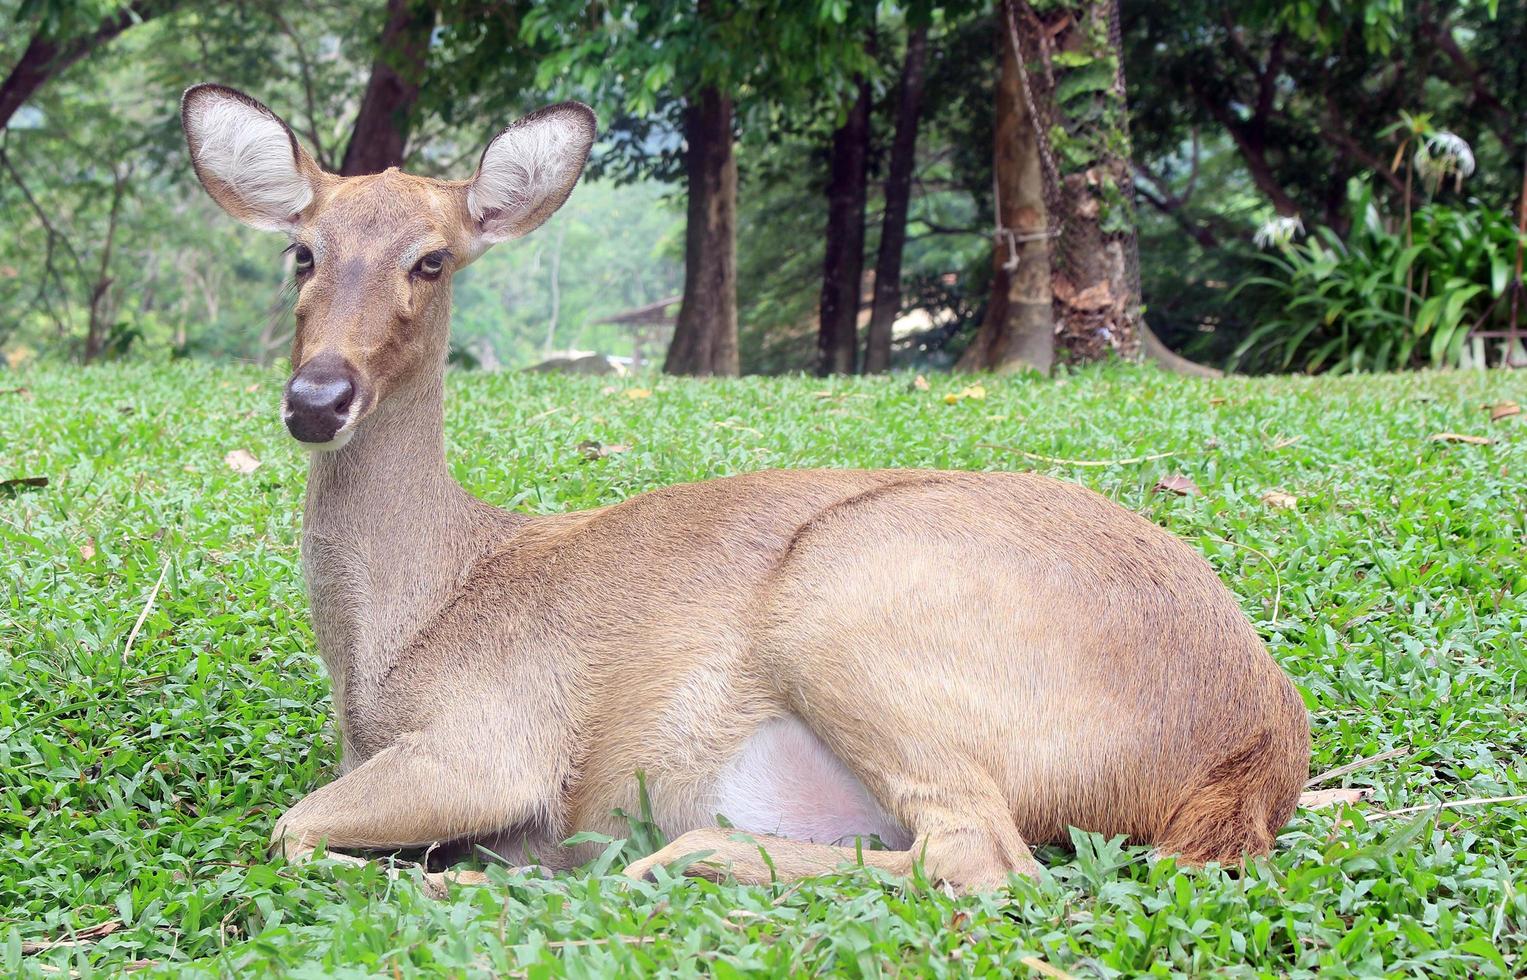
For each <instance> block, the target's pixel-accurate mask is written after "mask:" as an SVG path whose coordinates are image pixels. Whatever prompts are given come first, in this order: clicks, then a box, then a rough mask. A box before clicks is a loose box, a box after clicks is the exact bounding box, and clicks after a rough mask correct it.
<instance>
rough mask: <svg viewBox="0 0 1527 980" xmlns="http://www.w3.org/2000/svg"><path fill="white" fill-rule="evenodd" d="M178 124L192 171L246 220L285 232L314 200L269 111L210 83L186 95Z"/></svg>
mask: <svg viewBox="0 0 1527 980" xmlns="http://www.w3.org/2000/svg"><path fill="white" fill-rule="evenodd" d="M183 113H184V115H183V123H184V125H185V129H186V136H187V138H188V141H189V143H190V148H191V156H192V159H193V161H194V162H195V164H196V171H197V174H198V175H199V176H200V177H201V179H202V183H203V184H204V185H206V187H207V190H208V192H209V193H211V195H212V196H213V198H214V199H215V200H216V201H217V202H218V203H219V204H221V205H222V206H223V208H224V209H225V210H227V211H228V212H229V213H230V214H232V215H233V216H234V217H235V218H238V219H239V220H240V221H243V222H244V223H246V224H249V225H253V226H254V227H256V228H261V229H264V230H266V231H285V230H289V229H290V228H291V227H292V226H293V225H294V224H295V222H296V218H297V215H299V214H301V213H302V211H303V209H304V208H306V207H307V206H308V204H309V203H311V202H312V200H313V186H312V183H311V181H310V180H309V179H308V176H307V175H306V174H304V173H303V170H302V167H301V165H300V164H299V160H298V153H299V152H300V151H299V150H298V149H297V147H296V141H295V139H294V138H293V136H292V134H291V131H290V130H289V129H287V127H286V124H285V123H283V122H282V121H281V120H280V119H277V118H276V117H275V116H274V115H273V114H271V113H270V111H269V110H267V109H265V108H264V107H263V106H260V105H258V104H251V103H250V102H246V101H244V99H242V98H239V97H238V96H236V95H234V94H232V93H230V92H228V91H227V90H221V89H216V88H211V87H206V88H197V89H192V90H191V91H189V92H187V93H186V101H185V105H184V110H183Z"/></svg>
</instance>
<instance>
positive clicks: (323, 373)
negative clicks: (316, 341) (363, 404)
mask: <svg viewBox="0 0 1527 980" xmlns="http://www.w3.org/2000/svg"><path fill="white" fill-rule="evenodd" d="M355 393H356V387H355V372H354V370H352V369H351V367H350V365H349V363H348V362H347V361H346V360H345V359H344V358H343V357H340V356H339V355H338V354H332V353H323V354H319V355H318V356H317V357H315V358H313V359H312V360H311V361H308V362H307V363H306V364H304V365H302V367H300V368H298V369H297V373H296V374H294V375H292V377H291V380H290V381H288V382H287V383H286V413H285V416H286V428H287V430H288V431H290V432H291V434H292V435H293V436H294V437H296V439H297V440H298V441H300V442H314V443H323V442H328V441H329V440H331V439H333V438H334V436H335V435H337V434H338V432H339V430H340V429H341V428H343V427H344V425H345V423H346V422H348V421H350V417H351V414H352V409H354V408H355Z"/></svg>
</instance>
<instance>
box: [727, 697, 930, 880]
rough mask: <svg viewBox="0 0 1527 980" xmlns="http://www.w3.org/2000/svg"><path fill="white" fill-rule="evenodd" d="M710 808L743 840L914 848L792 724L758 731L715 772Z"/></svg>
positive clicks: (822, 748) (796, 722)
mask: <svg viewBox="0 0 1527 980" xmlns="http://www.w3.org/2000/svg"><path fill="white" fill-rule="evenodd" d="M712 802H713V804H714V808H715V812H716V813H719V814H720V815H721V816H723V817H725V818H726V819H727V820H729V821H731V823H732V825H733V826H735V827H736V828H737V829H739V830H746V831H748V832H749V833H754V834H773V835H774V836H776V837H787V838H789V839H791V840H798V841H810V842H813V843H817V844H852V843H853V840H854V838H855V837H869V836H871V835H874V836H876V837H879V838H880V840H881V841H883V842H884V843H885V845H886V846H887V847H890V848H892V849H895V850H905V849H906V848H908V847H910V846H911V844H912V838H911V835H910V834H908V833H907V831H906V830H905V829H904V828H902V827H901V826H900V825H898V824H897V823H896V821H894V820H892V819H891V818H890V816H888V815H887V814H886V812H885V811H884V810H882V809H881V808H880V805H879V804H878V803H877V802H875V799H874V797H872V796H870V794H869V791H868V790H866V789H865V788H864V785H863V784H862V783H860V782H859V779H858V777H856V776H855V775H854V774H853V773H852V772H850V771H849V769H848V767H847V766H845V765H844V764H843V760H841V759H839V758H838V757H837V756H836V755H834V754H833V752H832V750H831V749H829V748H828V747H827V746H826V745H825V744H823V742H822V740H821V739H819V738H817V736H816V734H815V733H814V732H812V731H811V729H809V728H807V727H806V726H805V724H804V723H802V722H801V721H800V719H798V718H795V717H793V716H786V717H784V718H774V719H771V720H770V721H766V722H764V723H763V724H762V725H760V726H758V730H757V731H756V732H754V733H753V734H752V735H750V736H749V737H748V740H747V741H746V742H744V743H743V745H742V749H741V751H739V752H738V753H737V755H736V756H735V757H733V758H732V759H731V761H729V762H728V763H727V764H726V766H725V767H724V768H723V769H722V770H721V773H720V775H719V776H718V777H717V779H716V784H715V788H714V793H713V798H712Z"/></svg>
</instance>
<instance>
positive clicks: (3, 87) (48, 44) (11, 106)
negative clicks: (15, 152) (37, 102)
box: [0, 0, 181, 129]
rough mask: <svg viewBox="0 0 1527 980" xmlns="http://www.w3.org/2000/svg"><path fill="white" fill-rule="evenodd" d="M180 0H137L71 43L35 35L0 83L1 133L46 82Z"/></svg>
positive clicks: (161, 13)
mask: <svg viewBox="0 0 1527 980" xmlns="http://www.w3.org/2000/svg"><path fill="white" fill-rule="evenodd" d="M180 2H181V0H136V2H129V3H127V4H125V5H123V6H122V8H121V9H120V10H118V11H117V12H116V13H114V14H111V15H110V16H108V17H106V18H104V19H102V21H101V22H100V23H99V24H98V25H96V28H95V30H93V31H91V32H90V33H88V34H85V35H82V36H80V37H76V38H72V39H70V40H60V39H58V38H53V37H49V36H48V35H47V34H46V33H45V32H44V31H43V30H42V29H40V28H39V29H38V31H37V33H35V34H33V35H32V39H31V41H30V42H29V43H28V44H27V46H26V50H25V51H23V52H22V53H21V57H20V59H18V60H17V62H16V64H15V65H13V66H12V67H11V70H10V72H9V73H8V74H7V75H6V76H5V81H3V82H0V129H4V128H5V127H6V126H8V125H10V121H11V117H12V116H13V115H15V114H16V110H17V109H20V108H21V107H22V106H23V105H25V104H26V103H27V101H28V100H29V99H31V98H32V96H33V95H35V94H37V90H38V89H40V88H41V87H42V86H43V85H44V84H45V83H46V82H47V81H49V80H50V79H52V78H53V77H55V76H56V75H58V74H59V73H60V72H62V71H64V70H65V69H66V68H68V67H69V66H70V65H73V64H74V63H75V62H76V61H79V60H80V59H81V58H83V57H85V56H86V55H88V54H90V53H91V52H92V51H94V50H95V49H96V48H99V47H101V46H102V45H104V44H106V43H107V42H108V41H110V40H111V39H112V38H114V37H116V36H117V35H118V34H121V33H122V32H123V31H125V30H127V29H128V28H129V27H131V26H133V25H134V24H137V23H141V22H143V21H146V20H150V19H152V18H154V17H158V16H161V15H163V14H167V13H169V12H170V11H172V10H174V9H175V8H176V7H177V6H178V5H179V3H180Z"/></svg>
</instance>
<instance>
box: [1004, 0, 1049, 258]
mask: <svg viewBox="0 0 1527 980" xmlns="http://www.w3.org/2000/svg"><path fill="white" fill-rule="evenodd" d="M1002 6H1003V11H1004V13H1005V14H1006V19H1007V36H1008V42H1009V43H1010V44H1011V45H1012V48H1013V63H1014V64H1015V65H1016V66H1017V68H1018V79H1019V82H1020V83H1021V84H1022V87H1023V98H1024V101H1025V102H1026V103H1027V105H1028V110H1029V123H1030V125H1032V126H1033V127H1034V139H1035V141H1036V142H1037V143H1038V145H1039V155H1040V160H1041V162H1042V163H1043V165H1044V169H1045V174H1044V180H1045V188H1044V190H1045V193H1044V198H1045V223H1046V225H1047V226H1048V227H1046V228H1045V229H1044V230H1042V231H1019V230H1018V229H1016V228H1008V227H1006V226H1005V225H1003V223H1002V186H1001V182H1000V181H999V180H998V179H997V171H996V168H995V167H994V168H992V175H991V190H992V207H993V211H994V212H995V222H994V225H993V237H994V238H995V239H996V240H997V243H998V247H999V248H1001V247H1002V246H1003V245H1004V244H1005V245H1006V246H1007V260H1006V261H1004V262H1003V263H1002V271H1004V272H1006V273H1008V274H1012V273H1013V272H1014V271H1015V270H1016V269H1017V268H1018V264H1019V261H1020V260H1019V256H1018V246H1019V244H1020V243H1023V242H1037V241H1047V240H1049V239H1052V238H1059V237H1060V229H1059V228H1058V227H1056V226H1055V224H1054V222H1053V221H1051V220H1050V212H1051V210H1052V204H1051V201H1052V200H1053V198H1054V195H1053V194H1052V193H1051V191H1052V189H1053V188H1054V187H1055V186H1056V183H1055V182H1056V181H1057V180H1058V179H1059V178H1058V177H1057V175H1056V170H1055V158H1054V157H1053V156H1052V155H1051V153H1050V141H1049V140H1048V139H1046V138H1045V133H1044V127H1043V126H1041V125H1040V122H1039V113H1038V109H1037V107H1036V106H1035V104H1034V93H1033V91H1032V90H1031V88H1030V87H1029V72H1028V68H1027V67H1026V66H1025V65H1024V62H1023V47H1022V45H1021V44H1020V43H1019V41H1018V21H1017V17H1016V14H1015V13H1014V4H1013V0H1007V2H1006V3H1004V4H1003V5H1002Z"/></svg>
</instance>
